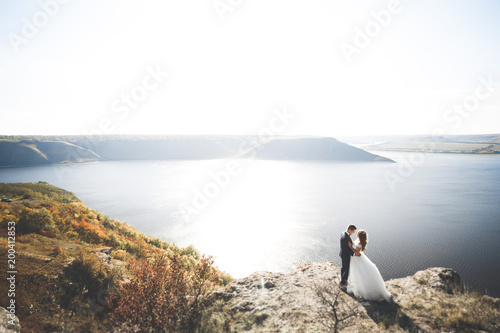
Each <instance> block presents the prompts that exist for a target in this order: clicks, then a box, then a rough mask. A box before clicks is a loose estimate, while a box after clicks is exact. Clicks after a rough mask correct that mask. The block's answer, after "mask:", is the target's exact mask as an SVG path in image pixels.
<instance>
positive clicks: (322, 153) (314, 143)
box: [247, 138, 391, 162]
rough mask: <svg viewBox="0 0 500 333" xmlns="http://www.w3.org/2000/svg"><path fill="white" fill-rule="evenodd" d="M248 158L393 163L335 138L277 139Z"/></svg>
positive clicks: (265, 144)
mask: <svg viewBox="0 0 500 333" xmlns="http://www.w3.org/2000/svg"><path fill="white" fill-rule="evenodd" d="M247 156H254V157H255V158H258V159H268V160H328V161H365V162H374V161H381V162H390V161H391V160H389V159H387V158H385V157H381V156H378V155H374V154H371V153H368V152H366V151H364V150H362V149H359V148H355V147H352V146H349V145H348V144H345V143H342V142H339V141H338V140H337V139H334V138H300V139H276V140H272V141H270V142H267V143H264V144H262V145H260V146H259V147H258V148H256V149H255V151H252V152H250V153H248V154H247Z"/></svg>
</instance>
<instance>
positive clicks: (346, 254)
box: [339, 231, 354, 284]
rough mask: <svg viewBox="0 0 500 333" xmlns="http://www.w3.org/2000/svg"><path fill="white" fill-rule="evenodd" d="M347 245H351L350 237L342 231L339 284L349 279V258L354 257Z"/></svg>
mask: <svg viewBox="0 0 500 333" xmlns="http://www.w3.org/2000/svg"><path fill="white" fill-rule="evenodd" d="M349 243H352V240H351V236H349V234H348V233H347V231H344V232H343V233H342V235H340V253H339V255H340V258H342V269H341V270H340V272H341V280H340V283H341V284H346V283H347V278H348V277H349V267H350V266H351V257H352V256H353V255H354V252H353V251H352V249H351V247H350V246H349Z"/></svg>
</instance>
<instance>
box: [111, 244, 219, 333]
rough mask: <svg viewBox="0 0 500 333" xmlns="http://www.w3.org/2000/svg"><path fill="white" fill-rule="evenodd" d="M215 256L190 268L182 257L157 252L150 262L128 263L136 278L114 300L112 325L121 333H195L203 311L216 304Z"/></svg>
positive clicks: (125, 285)
mask: <svg viewBox="0 0 500 333" xmlns="http://www.w3.org/2000/svg"><path fill="white" fill-rule="evenodd" d="M212 265H213V259H212V257H202V258H201V259H200V260H199V262H198V263H197V265H195V266H188V265H186V264H185V262H184V258H183V257H182V256H181V255H179V254H172V255H166V254H165V252H163V251H158V252H157V253H156V256H155V257H154V258H153V259H151V260H147V259H142V260H141V261H139V262H134V263H131V264H129V266H128V268H129V270H130V271H131V272H132V273H133V274H134V278H133V279H132V281H130V282H129V283H126V284H124V285H123V286H122V287H121V289H120V290H119V292H118V293H117V294H115V295H114V297H113V302H112V304H113V308H114V309H113V312H112V315H111V321H112V324H113V325H114V326H115V327H117V328H119V329H120V330H122V331H126V332H128V331H133V330H135V329H137V328H140V329H141V331H154V332H157V331H158V332H193V331H195V330H196V329H197V328H199V327H200V325H201V321H202V314H203V310H204V309H206V308H207V307H208V306H210V305H211V304H212V303H213V299H212V298H211V297H208V296H207V292H208V291H209V290H212V289H213V288H214V287H215V286H216V282H217V279H218V277H217V270H216V269H215V268H214V267H213V266H212Z"/></svg>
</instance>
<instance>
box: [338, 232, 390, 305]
mask: <svg viewBox="0 0 500 333" xmlns="http://www.w3.org/2000/svg"><path fill="white" fill-rule="evenodd" d="M367 243H368V235H367V234H366V231H364V230H360V231H359V232H358V238H357V239H356V240H355V241H354V244H353V245H352V250H353V251H354V252H355V253H360V254H361V255H360V256H359V257H357V256H352V257H351V268H350V272H349V278H348V285H347V292H348V293H350V294H354V296H356V297H361V298H364V299H366V300H368V301H383V300H385V301H387V302H390V301H391V294H390V293H389V292H388V291H387V289H386V288H385V283H384V280H383V279H382V275H380V272H379V270H378V268H377V266H376V265H375V264H374V263H373V262H372V261H371V260H370V259H368V257H367V256H366V255H364V254H363V252H364V251H365V250H366V244H367Z"/></svg>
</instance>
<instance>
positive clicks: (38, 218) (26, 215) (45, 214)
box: [17, 208, 56, 234]
mask: <svg viewBox="0 0 500 333" xmlns="http://www.w3.org/2000/svg"><path fill="white" fill-rule="evenodd" d="M42 230H45V231H52V232H54V231H55V230H56V228H55V225H54V220H53V219H52V215H51V214H50V212H49V211H48V210H47V209H46V208H41V209H31V208H24V209H23V210H22V211H21V213H20V214H19V221H18V223H17V231H18V232H20V233H24V234H29V233H33V232H34V233H39V232H40V231H42Z"/></svg>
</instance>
